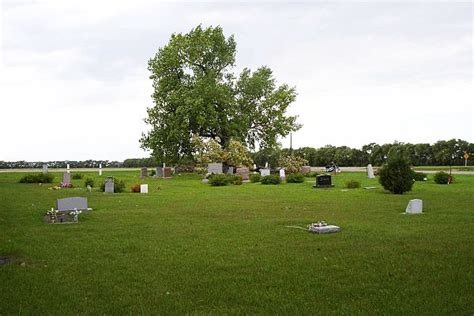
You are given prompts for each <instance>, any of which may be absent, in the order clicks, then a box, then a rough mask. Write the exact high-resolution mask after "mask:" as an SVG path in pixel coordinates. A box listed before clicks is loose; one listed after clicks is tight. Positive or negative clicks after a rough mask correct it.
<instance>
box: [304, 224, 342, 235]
mask: <svg viewBox="0 0 474 316" xmlns="http://www.w3.org/2000/svg"><path fill="white" fill-rule="evenodd" d="M340 230H341V228H340V227H339V226H336V225H325V226H317V225H310V227H309V231H310V232H312V233H315V234H329V233H337V232H338V231H340Z"/></svg>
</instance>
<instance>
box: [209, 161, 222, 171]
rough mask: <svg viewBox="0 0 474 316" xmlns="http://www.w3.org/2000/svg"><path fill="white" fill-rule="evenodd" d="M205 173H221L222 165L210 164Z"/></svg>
mask: <svg viewBox="0 0 474 316" xmlns="http://www.w3.org/2000/svg"><path fill="white" fill-rule="evenodd" d="M207 173H222V163H221V162H212V163H209V164H208V165H207Z"/></svg>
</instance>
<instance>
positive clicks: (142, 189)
mask: <svg viewBox="0 0 474 316" xmlns="http://www.w3.org/2000/svg"><path fill="white" fill-rule="evenodd" d="M140 193H148V184H140Z"/></svg>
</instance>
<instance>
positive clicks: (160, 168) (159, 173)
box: [155, 167, 163, 178]
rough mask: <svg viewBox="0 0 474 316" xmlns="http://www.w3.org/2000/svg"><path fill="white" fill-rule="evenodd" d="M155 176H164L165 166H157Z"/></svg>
mask: <svg viewBox="0 0 474 316" xmlns="http://www.w3.org/2000/svg"><path fill="white" fill-rule="evenodd" d="M155 177H157V178H163V167H156V173H155Z"/></svg>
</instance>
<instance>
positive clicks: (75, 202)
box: [56, 197, 90, 212]
mask: <svg viewBox="0 0 474 316" xmlns="http://www.w3.org/2000/svg"><path fill="white" fill-rule="evenodd" d="M56 209H57V210H58V211H60V212H66V211H74V210H75V209H77V210H80V211H87V210H90V209H89V208H88V206H87V198H85V197H69V198H64V199H58V200H56Z"/></svg>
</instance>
